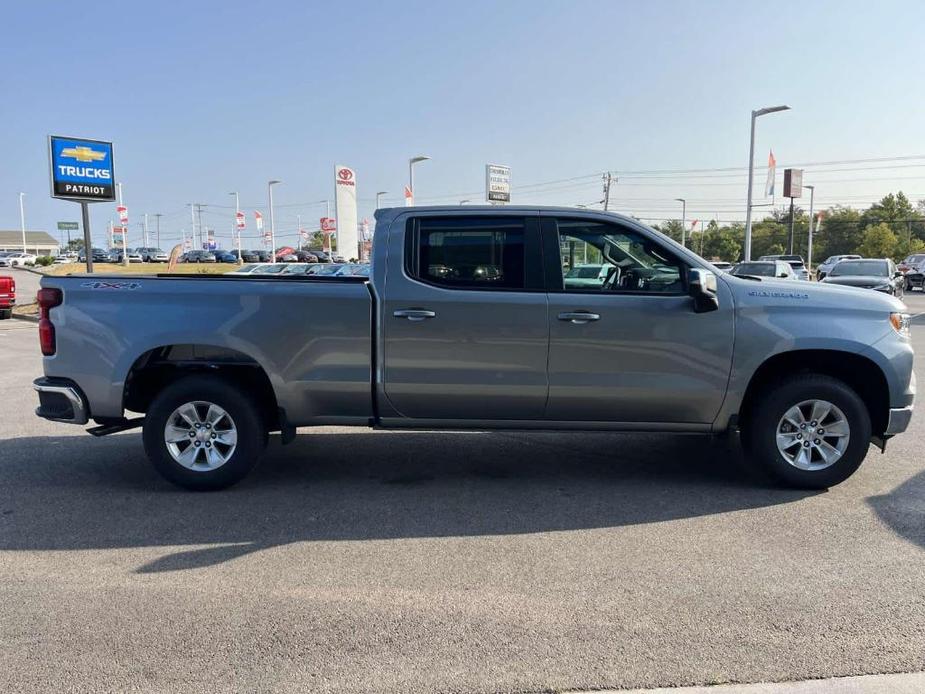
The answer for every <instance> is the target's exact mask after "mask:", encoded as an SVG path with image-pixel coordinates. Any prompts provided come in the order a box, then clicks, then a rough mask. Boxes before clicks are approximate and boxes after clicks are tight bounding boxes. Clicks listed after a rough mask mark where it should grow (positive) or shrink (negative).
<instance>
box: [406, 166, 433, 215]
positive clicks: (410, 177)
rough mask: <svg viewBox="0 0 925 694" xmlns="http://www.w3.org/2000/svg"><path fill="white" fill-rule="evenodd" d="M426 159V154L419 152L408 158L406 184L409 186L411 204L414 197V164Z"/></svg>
mask: <svg viewBox="0 0 925 694" xmlns="http://www.w3.org/2000/svg"><path fill="white" fill-rule="evenodd" d="M428 159H430V157H428V156H426V155H424V154H419V155H418V156H416V157H411V159H409V160H408V186H409V187H410V188H411V202H412V204H413V203H414V197H415V193H414V165H415V164H419V163H420V162H422V161H427V160H428Z"/></svg>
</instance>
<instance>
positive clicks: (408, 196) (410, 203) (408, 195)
mask: <svg viewBox="0 0 925 694" xmlns="http://www.w3.org/2000/svg"><path fill="white" fill-rule="evenodd" d="M405 207H414V192H413V191H412V190H411V187H410V186H405Z"/></svg>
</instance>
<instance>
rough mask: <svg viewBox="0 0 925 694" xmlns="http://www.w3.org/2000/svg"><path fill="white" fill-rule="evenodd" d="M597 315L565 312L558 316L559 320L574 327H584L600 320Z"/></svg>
mask: <svg viewBox="0 0 925 694" xmlns="http://www.w3.org/2000/svg"><path fill="white" fill-rule="evenodd" d="M600 319H601V315H600V314H599V313H590V312H589V311H566V312H565V313H560V314H559V320H567V321H569V322H571V323H574V324H575V325H584V324H585V323H590V322H591V321H594V320H600Z"/></svg>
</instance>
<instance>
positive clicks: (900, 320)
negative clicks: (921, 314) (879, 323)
mask: <svg viewBox="0 0 925 694" xmlns="http://www.w3.org/2000/svg"><path fill="white" fill-rule="evenodd" d="M911 322H912V321H911V319H910V317H909V314H908V313H891V314H890V325H892V326H893V330H895V331H896V332H898V333H899V334H900V335H902V336H903V337H909V325H910V324H911Z"/></svg>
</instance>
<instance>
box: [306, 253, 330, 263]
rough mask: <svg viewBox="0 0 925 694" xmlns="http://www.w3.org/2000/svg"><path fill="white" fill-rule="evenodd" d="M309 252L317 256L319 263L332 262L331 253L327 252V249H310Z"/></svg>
mask: <svg viewBox="0 0 925 694" xmlns="http://www.w3.org/2000/svg"><path fill="white" fill-rule="evenodd" d="M311 252H312V253H314V254H315V255H316V256H318V262H319V263H330V262H332V261H331V254H330V253H328V252H327V251H311Z"/></svg>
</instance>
